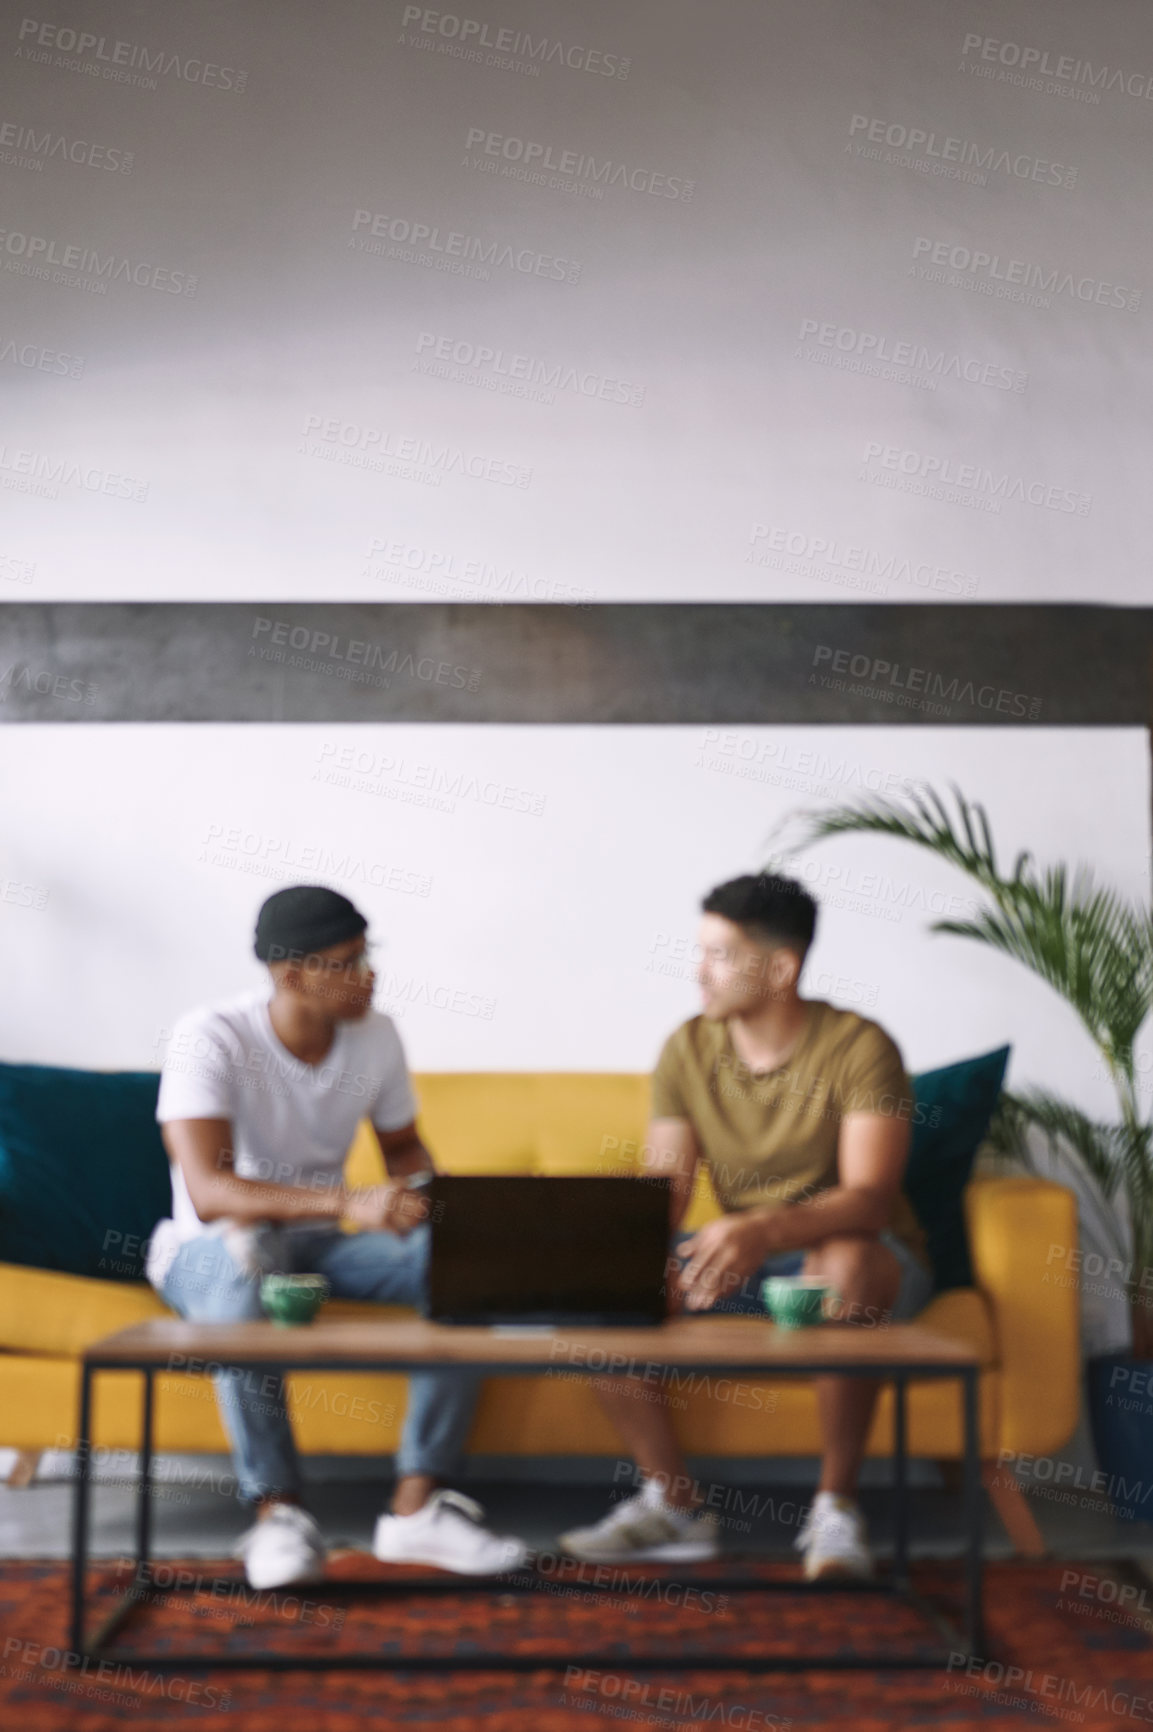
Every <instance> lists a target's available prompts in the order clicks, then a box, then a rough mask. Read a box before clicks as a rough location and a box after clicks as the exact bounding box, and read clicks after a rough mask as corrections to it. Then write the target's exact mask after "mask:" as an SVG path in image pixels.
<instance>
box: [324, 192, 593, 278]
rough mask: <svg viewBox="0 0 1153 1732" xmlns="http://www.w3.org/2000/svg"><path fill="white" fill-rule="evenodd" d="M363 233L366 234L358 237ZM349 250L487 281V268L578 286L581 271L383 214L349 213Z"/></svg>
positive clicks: (530, 252) (532, 251) (526, 250)
mask: <svg viewBox="0 0 1153 1732" xmlns="http://www.w3.org/2000/svg"><path fill="white" fill-rule="evenodd" d="M363 230H367V231H368V232H367V233H363V232H362V231H363ZM386 243H388V244H386ZM348 244H349V246H350V247H352V248H353V249H354V250H355V251H356V252H361V253H370V254H371V255H372V256H373V257H374V258H385V259H399V260H401V261H402V263H405V264H417V265H433V266H434V267H435V268H436V269H437V270H440V271H450V272H453V273H454V274H456V275H460V276H471V277H480V278H482V279H483V280H484V281H487V280H488V274H489V267H490V266H496V267H498V268H500V269H506V270H510V271H519V272H520V273H521V275H523V276H530V277H547V278H549V279H550V280H551V281H553V282H560V283H576V282H579V281H580V275H581V270H582V268H583V267H582V266H581V265H579V264H574V263H573V261H572V260H571V259H558V258H555V257H554V256H553V255H552V253H538V252H537V251H536V248H535V247H514V246H511V245H510V244H509V243H508V242H504V243H503V244H502V243H501V242H499V241H489V240H481V238H480V236H479V235H467V234H462V233H461V231H460V230H459V229H442V228H441V227H440V225H439V223H426V222H421V221H419V219H418V220H416V221H414V220H413V219H412V218H411V217H403V216H391V215H389V214H388V213H387V212H385V211H371V210H358V211H355V212H354V213H353V218H352V234H351V235H350V236H349V240H348Z"/></svg>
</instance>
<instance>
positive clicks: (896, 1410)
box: [893, 1371, 909, 1588]
mask: <svg viewBox="0 0 1153 1732" xmlns="http://www.w3.org/2000/svg"><path fill="white" fill-rule="evenodd" d="M907 1391H908V1384H907V1382H906V1380H905V1374H904V1372H903V1371H898V1372H897V1373H896V1374H895V1375H894V1377H893V1493H894V1495H893V1585H894V1587H897V1588H907V1587H908V1585H909V1472H908V1469H909V1451H908V1406H907V1402H906V1399H905V1398H906V1394H907Z"/></svg>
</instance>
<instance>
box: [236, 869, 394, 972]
mask: <svg viewBox="0 0 1153 1732" xmlns="http://www.w3.org/2000/svg"><path fill="white" fill-rule="evenodd" d="M367 926H368V921H367V920H366V919H365V918H364V915H363V914H361V913H360V912H359V911H358V910H357V909H356V908H354V907H353V905H352V903H351V902H350V901H349V900H348V897H347V896H342V895H341V894H340V892H339V891H338V890H327V889H325V887H324V885H323V884H291V885H289V887H288V888H287V889H286V890H277V891H275V892H274V893H273V894H272V895H271V896H270V897H269V898H268V899H267V901H265V902H263V903H262V904H261V908H260V913H259V914H258V915H257V917H256V943H255V945H254V947H253V948H254V949H255V951H256V954H257V956H258V957H259V958H260V960H261V962H268V961H270V960H273V961H282V960H284V959H285V958H287V957H288V956H311V955H312V953H313V952H314V951H316V950H327V949H328V947H329V945H330V944H342V943H343V942H344V940H345V939H347V938H359V937H360V934H361V933H362V932H363V931H364V930H365V929H366V927H367Z"/></svg>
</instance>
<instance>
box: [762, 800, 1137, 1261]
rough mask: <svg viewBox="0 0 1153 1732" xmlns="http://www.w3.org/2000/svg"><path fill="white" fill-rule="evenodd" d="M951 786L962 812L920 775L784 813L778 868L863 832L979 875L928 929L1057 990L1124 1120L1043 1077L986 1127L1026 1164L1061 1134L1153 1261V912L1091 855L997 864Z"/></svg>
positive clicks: (1005, 1102) (1024, 856) (1004, 1104)
mask: <svg viewBox="0 0 1153 1732" xmlns="http://www.w3.org/2000/svg"><path fill="white" fill-rule="evenodd" d="M949 786H950V789H951V791H952V794H953V798H954V801H955V803H956V807H957V811H956V815H955V816H954V815H951V814H950V812H949V809H948V807H947V806H946V804H945V801H944V800H943V799H942V798H941V796H940V795H939V794H938V793H937V792H936V791H935V790H934V789H933V788H930V787H928V786H924V785H922V786H921V787H919V788H912V789H910V791H909V792H908V794H907V796H906V798H905V799H904V800H898V799H894V798H891V797H888V796H884V795H868V796H865V797H863V798H860V799H857V800H855V801H848V802H846V803H844V804H842V805H840V806H834V807H832V808H830V809H824V810H804V809H800V810H794V811H793V812H790V813H787V814H786V816H785V818H784V819H783V820H782V821H781V823H780V824H778V825H777V826H776V828H775V830H774V831H773V832H772V834H771V835H770V837H769V842H770V844H771V843H772V842H773V841H774V839H777V840H778V841H780V840H782V839H783V840H787V839H788V837H789V836H790V835H792V836H793V837H794V839H793V840H791V841H790V842H789V843H788V846H786V847H784V848H783V849H781V848H780V847H778V849H777V851H776V852H775V853H774V854H773V855H772V857H771V858H772V865H773V868H774V869H779V867H780V865H781V864H782V863H783V862H785V861H787V860H788V858H789V856H790V855H792V854H796V853H799V852H800V850H801V849H802V848H806V847H809V846H811V845H812V844H813V843H815V842H819V841H821V840H823V839H824V838H825V837H827V836H838V835H846V834H849V833H855V834H860V833H862V832H865V833H871V834H873V835H878V836H893V837H898V838H900V839H902V840H904V841H908V842H913V843H915V844H916V845H917V846H918V847H921V848H927V849H929V850H931V852H933V853H934V854H936V855H937V856H938V857H939V858H940V859H943V860H948V861H949V862H950V863H951V864H952V865H954V866H956V867H958V868H959V869H960V870H961V871H962V872H965V873H967V874H968V876H969V877H970V878H972V879H973V880H975V882H976V883H977V884H978V885H979V886H980V888H981V889H982V891H983V892H984V893H985V896H986V898H987V900H986V903H985V905H984V906H983V907H980V908H979V909H978V911H977V913H976V914H975V915H974V916H973V917H972V919H969V920H937V921H934V922H933V923H932V926H931V930H932V931H934V932H947V933H951V934H952V935H953V936H954V937H956V938H970V939H974V940H976V941H977V942H979V943H982V944H987V945H989V946H990V948H992V949H994V950H999V951H1000V952H1001V953H1002V955H1004V956H1010V957H1012V958H1013V959H1014V960H1015V961H1017V962H1020V963H1022V964H1023V965H1024V966H1025V967H1026V968H1028V969H1030V970H1031V971H1032V972H1033V973H1034V974H1036V975H1038V976H1039V977H1040V978H1041V979H1042V980H1044V981H1046V982H1047V983H1048V984H1049V985H1050V986H1051V987H1052V988H1053V990H1054V991H1055V992H1058V993H1059V994H1060V995H1061V997H1062V998H1064V1000H1065V1001H1066V1003H1067V1004H1069V1005H1070V1006H1071V1007H1072V1009H1073V1010H1074V1011H1075V1012H1076V1014H1077V1016H1078V1017H1079V1018H1080V1020H1081V1022H1082V1024H1083V1026H1084V1027H1085V1029H1086V1030H1087V1032H1088V1033H1089V1035H1090V1036H1091V1038H1092V1039H1093V1041H1094V1042H1095V1043H1096V1045H1097V1048H1098V1050H1099V1051H1100V1053H1101V1056H1102V1058H1103V1060H1104V1063H1105V1067H1106V1070H1107V1072H1108V1075H1109V1077H1110V1080H1111V1081H1112V1083H1113V1086H1114V1088H1115V1090H1116V1092H1117V1095H1118V1100H1119V1103H1120V1107H1121V1117H1120V1122H1119V1123H1117V1124H1102V1123H1100V1122H1099V1121H1097V1120H1095V1119H1091V1118H1090V1117H1089V1116H1088V1114H1086V1113H1083V1112H1081V1111H1080V1109H1079V1108H1077V1107H1074V1106H1072V1105H1071V1104H1070V1103H1069V1102H1068V1101H1063V1100H1061V1099H1060V1098H1059V1097H1058V1096H1056V1095H1051V1094H1049V1093H1047V1092H1046V1091H1045V1090H1043V1089H1029V1090H1026V1091H1024V1092H1023V1093H1021V1094H1016V1095H1015V1094H1011V1093H1010V1092H1009V1091H1008V1090H1005V1091H1004V1092H1003V1093H1002V1095H1001V1099H1000V1102H999V1104H998V1108H997V1111H996V1113H995V1114H994V1117H993V1121H992V1124H991V1126H990V1132H989V1135H990V1138H991V1140H992V1141H993V1143H994V1146H995V1147H998V1148H1000V1149H1001V1150H1002V1151H1003V1152H1005V1153H1008V1154H1011V1155H1015V1156H1016V1157H1017V1158H1018V1159H1020V1160H1022V1161H1023V1162H1024V1163H1025V1164H1026V1165H1032V1164H1033V1162H1032V1156H1031V1152H1030V1150H1029V1147H1028V1144H1027V1141H1026V1137H1025V1133H1026V1130H1027V1128H1028V1126H1029V1125H1035V1126H1037V1127H1038V1128H1040V1129H1041V1130H1042V1131H1044V1132H1045V1134H1046V1136H1047V1138H1048V1141H1049V1151H1050V1155H1051V1157H1052V1158H1053V1160H1054V1161H1055V1160H1056V1157H1057V1148H1058V1144H1059V1143H1060V1142H1064V1143H1065V1144H1066V1145H1067V1146H1068V1147H1069V1149H1070V1150H1071V1151H1072V1152H1073V1154H1074V1156H1075V1157H1076V1158H1077V1159H1078V1160H1079V1162H1080V1164H1081V1166H1082V1168H1083V1170H1084V1172H1085V1174H1086V1176H1087V1177H1088V1179H1089V1181H1090V1189H1091V1192H1092V1194H1093V1195H1094V1196H1095V1197H1096V1199H1097V1201H1098V1204H1099V1206H1100V1208H1101V1210H1102V1213H1103V1215H1104V1219H1105V1223H1106V1228H1107V1231H1108V1233H1109V1234H1110V1236H1112V1237H1113V1238H1114V1239H1116V1238H1117V1237H1118V1234H1119V1231H1120V1227H1119V1221H1118V1216H1117V1212H1116V1211H1117V1204H1118V1202H1119V1199H1120V1196H1121V1195H1122V1194H1123V1195H1124V1197H1125V1199H1126V1202H1127V1204H1128V1214H1129V1231H1130V1235H1131V1239H1132V1250H1133V1259H1132V1261H1133V1267H1134V1269H1135V1270H1136V1271H1142V1270H1144V1269H1145V1268H1147V1267H1153V1126H1151V1125H1150V1124H1149V1123H1148V1122H1147V1121H1145V1120H1143V1119H1142V1118H1141V1116H1140V1114H1139V1113H1138V1109H1137V1098H1136V1095H1137V1091H1136V1061H1135V1054H1134V1048H1135V1044H1136V1040H1137V1036H1138V1034H1139V1032H1140V1030H1141V1027H1142V1025H1143V1024H1144V1022H1145V1020H1146V1018H1147V1017H1148V1016H1149V1014H1150V1011H1151V1010H1153V912H1151V911H1150V910H1148V909H1144V908H1140V907H1138V906H1137V905H1136V904H1133V903H1130V902H1127V901H1126V900H1125V899H1124V898H1123V897H1122V896H1120V895H1119V894H1118V893H1117V892H1116V891H1115V890H1111V889H1109V888H1107V887H1103V886H1100V885H1097V884H1095V883H1094V881H1093V875H1092V872H1091V871H1090V870H1089V868H1088V867H1085V866H1078V867H1077V868H1076V870H1075V871H1074V872H1073V873H1072V874H1071V875H1070V873H1069V872H1068V870H1067V869H1066V867H1065V866H1063V865H1060V864H1058V865H1055V866H1048V867H1046V868H1045V869H1044V870H1043V871H1040V870H1039V869H1038V868H1037V867H1036V865H1035V864H1034V862H1033V856H1032V854H1031V853H1030V852H1029V851H1028V850H1027V849H1023V850H1022V851H1021V852H1020V853H1019V854H1018V855H1017V858H1016V860H1015V861H1014V863H1013V868H1012V871H1011V873H1010V874H1009V875H1008V876H1006V875H1005V874H1004V873H1002V872H1001V871H1000V870H999V868H998V865H997V857H996V853H995V850H994V846H993V837H992V832H991V830H990V828H989V820H988V816H987V814H986V812H985V809H984V807H983V806H981V805H978V804H976V803H970V802H969V801H968V800H966V799H965V797H964V795H963V794H962V793H961V791H960V789H959V788H958V787H957V786H956V784H955V783H950V784H949ZM798 825H800V826H802V829H801V833H800V834H799V835H797V834H796V830H797V826H798ZM1137 1278H1138V1276H1137V1275H1134V1276H1132V1277H1131V1280H1133V1281H1135V1280H1136V1279H1137Z"/></svg>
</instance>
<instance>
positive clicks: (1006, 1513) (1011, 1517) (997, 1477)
mask: <svg viewBox="0 0 1153 1732" xmlns="http://www.w3.org/2000/svg"><path fill="white" fill-rule="evenodd" d="M981 1483H982V1484H983V1486H984V1487H985V1490H986V1491H987V1492H988V1494H989V1501H990V1503H991V1504H992V1505H993V1508H994V1509H995V1510H996V1512H997V1514H998V1515H999V1516H1000V1518H1001V1521H1002V1524H1003V1526H1004V1528H1005V1532H1006V1533H1007V1534H1008V1536H1009V1538H1010V1539H1011V1540H1012V1542H1013V1545H1014V1547H1015V1548H1016V1551H1017V1555H1018V1556H1019V1557H1023V1558H1043V1557H1044V1556H1045V1555H1046V1553H1047V1552H1048V1550H1049V1548H1048V1546H1047V1545H1046V1544H1045V1537H1044V1535H1043V1534H1042V1532H1041V1530H1040V1528H1039V1527H1038V1526H1037V1518H1036V1517H1035V1516H1034V1514H1033V1511H1032V1510H1031V1509H1030V1508H1029V1500H1028V1498H1027V1497H1026V1496H1025V1494H1024V1492H1023V1491H1022V1490H1021V1487H1020V1486H1019V1485H1018V1484H1017V1481H1016V1479H1015V1478H1014V1476H1013V1475H1012V1474H1011V1473H1009V1472H1008V1471H1007V1470H1006V1469H1005V1468H1002V1467H999V1466H998V1464H997V1463H996V1462H995V1461H983V1462H982V1463H981Z"/></svg>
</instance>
